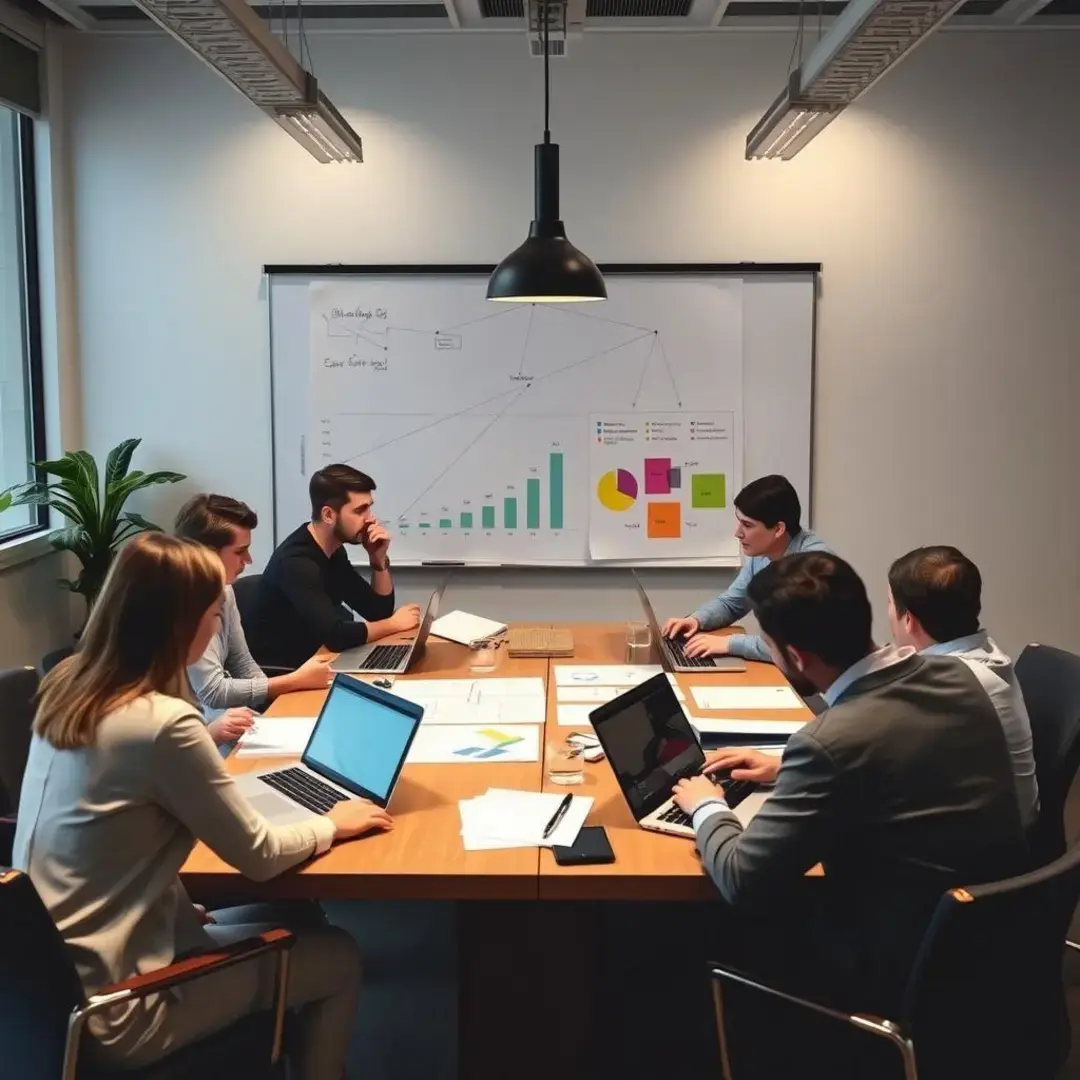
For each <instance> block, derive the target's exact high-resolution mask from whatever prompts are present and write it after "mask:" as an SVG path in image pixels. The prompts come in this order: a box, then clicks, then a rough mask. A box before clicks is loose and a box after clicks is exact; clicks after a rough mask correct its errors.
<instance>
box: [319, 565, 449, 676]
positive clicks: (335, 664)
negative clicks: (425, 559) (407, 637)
mask: <svg viewBox="0 0 1080 1080" xmlns="http://www.w3.org/2000/svg"><path fill="white" fill-rule="evenodd" d="M445 588H446V582H445V581H444V582H443V583H442V584H441V585H440V586H439V587H438V588H437V589H436V590H435V591H434V592H433V593H432V594H431V596H429V597H428V602H427V608H426V609H425V610H424V617H423V619H422V620H421V621H420V629H419V630H418V631H417V634H416V637H415V638H414V639H413V640H412V641H407V642H405V643H404V644H403V645H380V644H379V643H378V642H376V643H375V644H373V645H359V646H357V647H356V648H355V649H346V650H345V652H343V653H341V655H340V656H338V657H337V659H336V660H332V661H331V662H330V670H331V671H344V672H359V671H362V672H365V673H369V672H370V673H373V674H377V675H382V674H386V675H404V674H405V672H406V671H408V670H409V664H411V663H412V661H413V657H416V658H419V657H420V656H422V655H423V652H424V646H425V645H426V644H427V639H428V636H429V635H430V634H431V624H432V623H433V622H434V621H435V620H436V619H437V618H438V617H439V601H440V600H442V594H443V590H444V589H445Z"/></svg>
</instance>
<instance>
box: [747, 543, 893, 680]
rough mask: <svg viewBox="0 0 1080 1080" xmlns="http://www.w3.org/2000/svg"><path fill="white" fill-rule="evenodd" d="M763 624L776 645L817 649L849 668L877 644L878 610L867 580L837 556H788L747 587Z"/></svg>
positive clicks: (833, 662) (835, 664)
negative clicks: (872, 607)
mask: <svg viewBox="0 0 1080 1080" xmlns="http://www.w3.org/2000/svg"><path fill="white" fill-rule="evenodd" d="M747 596H748V597H749V600H750V606H751V608H752V609H753V612H754V614H755V615H756V616H757V620H758V622H759V623H760V624H761V629H762V631H764V633H766V634H768V636H769V637H770V638H772V640H773V641H775V642H776V644H777V646H779V647H780V648H784V647H785V646H788V647H792V648H796V649H800V650H805V651H806V652H809V653H813V654H814V655H815V656H817V657H819V658H820V659H821V660H822V661H824V662H825V663H826V664H828V665H829V666H830V667H835V668H841V669H847V668H849V667H851V665H852V664H854V663H856V662H857V661H859V660H861V659H862V658H863V657H864V656H866V654H867V653H869V652H870V651H871V650H872V649H873V637H872V632H871V624H872V623H873V613H872V612H871V610H870V600H869V598H868V597H867V595H866V586H865V585H864V584H863V582H862V579H861V578H860V577H859V575H858V574H856V573H855V571H854V570H853V569H852V568H851V566H850V565H849V564H848V563H846V562H844V560H843V559H841V558H838V557H837V556H836V555H830V554H828V553H826V552H821V551H807V552H803V553H802V554H800V555H785V556H784V557H783V558H782V559H778V560H777V561H776V562H774V563H770V564H769V565H768V566H766V567H765V568H764V569H763V570H761V571H759V572H758V573H757V574H756V575H755V576H754V577H753V579H752V580H751V582H750V587H749V589H748V590H747Z"/></svg>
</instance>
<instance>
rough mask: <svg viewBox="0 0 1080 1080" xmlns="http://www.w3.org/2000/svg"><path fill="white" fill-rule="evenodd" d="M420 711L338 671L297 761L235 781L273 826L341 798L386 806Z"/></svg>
mask: <svg viewBox="0 0 1080 1080" xmlns="http://www.w3.org/2000/svg"><path fill="white" fill-rule="evenodd" d="M423 716H424V709H423V707H422V706H420V705H416V704H415V703H413V702H411V701H406V700H405V699H404V698H400V697H396V696H395V695H393V694H388V693H386V692H385V691H383V690H380V689H378V687H375V686H368V684H367V683H364V682H360V680H359V679H351V678H349V676H348V675H338V677H337V678H336V679H334V682H333V684H332V685H331V687H330V690H329V692H328V693H327V695H326V701H324V702H323V707H322V711H321V712H320V713H319V718H318V719H317V720H316V721H315V727H314V728H313V729H312V732H311V738H310V739H308V742H307V746H306V747H305V748H304V753H303V756H302V757H301V759H300V764H299V765H289V766H285V767H284V768H281V769H271V770H270V771H268V772H263V773H245V774H244V775H243V776H238V777H237V779H236V784H237V787H238V788H239V789H240V791H241V792H242V793H243V794H244V795H245V796H247V798H248V800H249V801H250V802H251V805H252V806H254V807H255V809H256V810H258V811H259V813H261V814H262V815H263V817H265V818H266V820H267V821H269V822H270V824H271V825H295V824H297V823H298V822H302V821H306V820H307V819H309V818H311V817H312V815H315V814H325V813H326V812H327V811H328V810H329V809H330V808H331V807H333V806H335V805H336V804H337V803H339V802H344V801H345V800H347V799H357V798H360V799H370V800H371V801H372V802H373V803H375V804H376V805H377V806H381V807H384V808H385V807H386V806H387V805H388V804H389V802H390V796H391V795H392V794H393V793H394V786H395V785H396V784H397V782H398V777H399V776H400V775H401V768H402V766H403V765H404V764H405V757H406V755H407V754H408V752H409V747H410V746H412V741H413V739H414V738H415V736H416V732H417V729H418V728H419V727H420V721H421V720H422V719H423Z"/></svg>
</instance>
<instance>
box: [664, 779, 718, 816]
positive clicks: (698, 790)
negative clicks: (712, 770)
mask: <svg viewBox="0 0 1080 1080" xmlns="http://www.w3.org/2000/svg"><path fill="white" fill-rule="evenodd" d="M673 797H674V799H675V805H676V806H677V807H678V808H679V809H680V810H682V811H683V813H686V814H689V815H690V816H691V817H693V816H694V811H695V810H696V809H697V808H698V807H699V806H701V804H702V803H707V802H716V801H717V799H722V798H723V797H724V792H723V791H722V790H721V789H720V788H718V787H717V786H716V785H715V784H714V783H713V782H712V780H711V779H710V778H709V777H708V776H692V777H691V778H690V779H689V780H680V781H679V782H678V783H677V784H676V785H675V791H674V793H673Z"/></svg>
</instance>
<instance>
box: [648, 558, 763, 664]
mask: <svg viewBox="0 0 1080 1080" xmlns="http://www.w3.org/2000/svg"><path fill="white" fill-rule="evenodd" d="M631 573H633V571H631ZM634 584H635V585H636V586H637V591H638V596H639V597H640V599H641V606H642V608H643V609H644V611H645V618H646V619H648V620H649V626H650V628H651V629H652V636H653V640H654V641H657V642H659V643H660V655H661V657H662V658H663V661H664V666H665V667H666V668H667V669H668V670H669V671H682V672H690V671H745V670H746V663H745V662H744V661H743V660H741V659H740V658H739V657H737V656H687V655H686V652H685V650H684V649H683V643H682V640H681V639H679V638H666V637H664V635H663V634H662V633H661V632H660V624H659V623H658V622H657V621H656V612H655V611H653V606H652V604H651V603H650V601H649V594H648V593H647V592H646V591H645V590H644V589H643V588H642V586H641V581H640V579H639V578H638V576H637V574H634Z"/></svg>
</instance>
